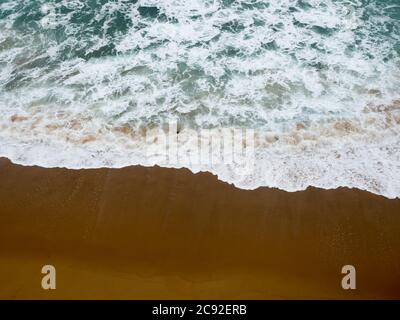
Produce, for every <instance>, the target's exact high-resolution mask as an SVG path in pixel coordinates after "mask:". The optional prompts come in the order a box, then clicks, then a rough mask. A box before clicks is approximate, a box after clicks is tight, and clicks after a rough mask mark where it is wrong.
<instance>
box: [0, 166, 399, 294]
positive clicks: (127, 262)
mask: <svg viewBox="0 0 400 320" xmlns="http://www.w3.org/2000/svg"><path fill="white" fill-rule="evenodd" d="M46 264H52V265H54V266H55V267H56V269H57V289H56V290H54V291H44V290H42V289H41V285H40V283H41V278H42V276H43V275H42V274H41V268H42V266H43V265H46ZM345 264H352V265H354V266H355V267H356V269H357V290H355V291H345V290H343V289H342V288H341V285H340V283H341V278H342V276H343V275H342V274H341V268H342V266H343V265H345ZM0 298H3V299H4V298H7V299H9V298H11V299H14V298H22V299H31V298H35V299H47V298H68V299H69V298H75V299H78V298H110V299H119V298H140V299H149V298H154V299H166V298H183V299H195V298H205V299H213V298H219V299H231V298H245V299H247V298H253V299H265V298H305V299H308V298H322V299H325V298H344V299H347V298H349V299H352V298H400V200H388V199H385V198H383V197H380V196H376V195H372V194H370V193H367V192H363V191H358V190H348V189H339V190H330V191H326V190H319V189H314V188H312V189H309V190H307V191H305V192H297V193H287V192H283V191H279V190H274V189H267V188H261V189H258V190H255V191H244V190H239V189H236V188H234V187H233V186H230V185H228V184H226V183H223V182H220V181H218V180H217V179H216V178H215V177H214V176H212V175H211V174H207V173H201V174H197V175H194V174H192V173H190V172H189V171H187V170H174V169H162V168H158V167H155V168H142V167H129V168H124V169H101V170H79V171H73V170H66V169H43V168H39V167H22V166H18V165H13V164H11V163H10V162H9V161H8V160H6V159H0Z"/></svg>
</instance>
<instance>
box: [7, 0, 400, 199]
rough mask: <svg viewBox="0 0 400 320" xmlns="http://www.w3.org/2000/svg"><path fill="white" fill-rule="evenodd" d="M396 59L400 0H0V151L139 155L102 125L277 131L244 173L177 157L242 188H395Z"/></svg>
mask: <svg viewBox="0 0 400 320" xmlns="http://www.w3.org/2000/svg"><path fill="white" fill-rule="evenodd" d="M399 71H400V1H399V0H386V1H377V0H346V1H344V0H337V1H334V0H330V1H319V0H282V1H257V0H246V1H242V0H237V1H234V0H221V1H216V0H186V1H184V0H165V1H155V0H146V1H140V0H137V1H134V0H115V1H106V0H100V1H95V0H87V1H84V0H69V1H67V0H54V1H49V0H34V1H32V0H17V1H11V0H10V1H8V0H0V155H3V156H8V157H10V158H12V159H13V160H14V161H16V162H19V163H25V164H38V165H43V166H66V167H74V168H77V167H83V168H85V167H98V166H124V165H129V164H138V163H142V162H143V161H144V160H143V156H141V155H139V154H138V152H139V150H140V148H141V144H140V142H138V141H135V145H134V147H131V148H130V149H129V148H128V147H127V144H129V143H131V142H130V141H127V140H129V139H133V138H132V137H131V136H130V137H128V138H127V137H119V136H118V134H117V133H115V130H114V129H115V128H117V129H118V128H125V129H124V130H123V131H126V130H128V131H129V130H133V131H135V130H136V129H137V128H138V127H139V126H140V127H149V126H157V125H160V126H161V125H164V124H165V123H168V122H170V121H177V122H178V123H179V127H180V128H182V130H184V129H187V130H200V129H202V128H203V129H204V128H214V129H215V128H242V129H254V130H258V131H261V134H262V135H263V134H264V135H266V136H268V137H270V136H273V137H274V139H273V143H272V142H270V140H271V139H269V138H268V137H267V138H266V141H268V143H260V145H261V146H262V147H260V148H259V149H257V152H256V153H257V156H256V165H255V166H256V168H257V169H255V173H254V174H250V175H248V176H246V177H240V178H237V177H236V176H235V175H234V174H230V173H229V172H230V169H231V168H229V166H224V165H221V166H218V168H217V167H215V166H212V165H211V164H204V165H202V166H198V167H194V165H193V164H192V163H180V164H179V166H186V167H189V168H191V169H192V170H194V171H198V170H207V171H211V172H214V173H216V174H217V175H219V176H220V178H221V179H223V180H226V181H229V182H233V183H235V184H236V185H238V186H240V187H244V188H255V187H258V186H276V187H280V188H283V189H285V190H299V189H304V188H305V187H307V186H308V185H317V186H321V187H326V188H330V187H337V186H340V185H345V186H355V187H359V188H363V189H368V190H370V191H372V192H375V193H379V194H384V195H387V196H390V197H393V196H399V195H400V186H399V182H397V181H400V161H399V155H398V152H397V151H398V150H397V149H396V148H397V145H398V142H399V122H400V114H399V109H400V106H399V101H400V90H399V88H400V72H399ZM300 129H301V130H300ZM117 131H118V132H120V131H121V130H117ZM88 137H90V138H88ZM293 137H294V138H293ZM293 139H294V141H295V143H293ZM79 141H81V142H82V141H83V142H82V143H79ZM382 146H384V148H382ZM132 150H133V151H132ZM139 153H140V152H139ZM365 158H368V159H369V160H368V161H366V160H365ZM177 166H178V165H177ZM293 172H298V174H297V173H296V174H293ZM310 172H312V174H311V173H310ZM389 172H391V174H392V176H393V178H392V179H389V180H388V173H389Z"/></svg>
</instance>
